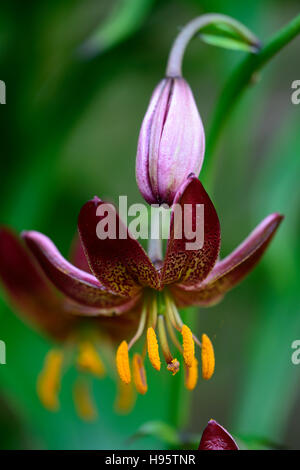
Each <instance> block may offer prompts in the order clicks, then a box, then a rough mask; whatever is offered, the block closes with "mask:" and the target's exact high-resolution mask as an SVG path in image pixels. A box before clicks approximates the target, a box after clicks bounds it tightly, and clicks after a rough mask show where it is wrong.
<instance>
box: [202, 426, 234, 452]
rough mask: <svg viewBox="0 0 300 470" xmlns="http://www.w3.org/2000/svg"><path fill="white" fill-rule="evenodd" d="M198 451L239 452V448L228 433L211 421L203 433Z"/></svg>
mask: <svg viewBox="0 0 300 470" xmlns="http://www.w3.org/2000/svg"><path fill="white" fill-rule="evenodd" d="M198 450H239V448H238V446H237V444H236V442H235V440H234V439H233V437H232V436H231V435H230V434H229V432H228V431H226V429H225V428H223V426H220V424H219V423H217V421H215V420H214V419H211V420H210V421H209V422H208V425H207V426H206V428H205V429H204V431H203V434H202V438H201V441H200V445H199V448H198Z"/></svg>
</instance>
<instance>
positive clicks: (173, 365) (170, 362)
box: [158, 315, 179, 375]
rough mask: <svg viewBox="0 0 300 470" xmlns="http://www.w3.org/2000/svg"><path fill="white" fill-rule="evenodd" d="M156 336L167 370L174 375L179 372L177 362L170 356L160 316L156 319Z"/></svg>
mask: <svg viewBox="0 0 300 470" xmlns="http://www.w3.org/2000/svg"><path fill="white" fill-rule="evenodd" d="M158 334H159V342H160V345H161V348H162V352H163V355H164V358H165V361H166V363H167V369H168V370H169V371H171V372H172V374H173V375H175V374H177V372H178V371H179V361H178V360H177V359H173V356H172V354H171V351H170V348H169V344H168V339H167V334H166V330H165V322H164V317H163V316H162V315H159V317H158Z"/></svg>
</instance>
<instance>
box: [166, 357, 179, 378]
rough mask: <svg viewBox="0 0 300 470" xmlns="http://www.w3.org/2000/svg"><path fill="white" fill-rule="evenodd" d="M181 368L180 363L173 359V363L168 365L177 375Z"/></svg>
mask: <svg viewBox="0 0 300 470" xmlns="http://www.w3.org/2000/svg"><path fill="white" fill-rule="evenodd" d="M179 366H180V364H179V361H177V359H172V361H171V362H169V364H168V365H167V369H168V370H169V371H170V372H172V374H173V375H175V374H177V372H179Z"/></svg>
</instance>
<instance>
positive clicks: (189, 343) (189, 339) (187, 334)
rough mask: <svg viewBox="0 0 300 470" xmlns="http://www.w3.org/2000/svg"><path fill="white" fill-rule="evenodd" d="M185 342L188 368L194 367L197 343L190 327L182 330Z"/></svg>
mask: <svg viewBox="0 0 300 470" xmlns="http://www.w3.org/2000/svg"><path fill="white" fill-rule="evenodd" d="M181 334H182V340H183V358H184V362H185V363H186V365H187V366H188V367H192V365H193V363H194V359H195V343H194V339H193V334H192V332H191V330H190V329H189V327H188V326H186V325H183V326H182V328H181Z"/></svg>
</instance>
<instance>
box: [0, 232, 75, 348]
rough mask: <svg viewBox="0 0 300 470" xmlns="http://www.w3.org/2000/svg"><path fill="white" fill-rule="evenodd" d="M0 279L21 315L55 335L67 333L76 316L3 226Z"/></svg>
mask: <svg viewBox="0 0 300 470" xmlns="http://www.w3.org/2000/svg"><path fill="white" fill-rule="evenodd" d="M0 279H1V282H2V283H3V285H4V287H5V289H6V291H7V293H8V295H9V299H10V300H11V301H12V303H13V305H14V306H15V307H16V308H17V310H18V312H19V313H20V316H21V317H23V318H24V319H25V320H29V321H30V323H33V324H34V325H35V326H38V327H39V328H40V329H41V330H43V331H44V332H46V333H47V334H48V335H50V336H52V337H55V338H56V339H63V338H64V337H66V336H67V335H68V334H69V332H70V331H71V330H72V328H73V327H74V325H75V322H77V319H74V318H71V317H70V316H68V315H65V313H64V311H63V306H62V303H61V300H60V299H59V298H58V297H57V296H56V295H55V291H54V289H53V288H52V286H51V285H50V284H49V282H48V280H47V279H46V278H45V277H44V274H43V273H42V271H41V270H40V268H39V266H38V265H37V264H36V262H35V260H34V259H33V257H32V256H31V254H30V253H29V252H28V250H27V249H26V247H25V246H24V244H23V243H22V241H21V240H20V239H19V237H17V236H16V235H15V234H14V233H13V232H12V231H11V230H9V229H7V228H4V227H1V228H0Z"/></svg>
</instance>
